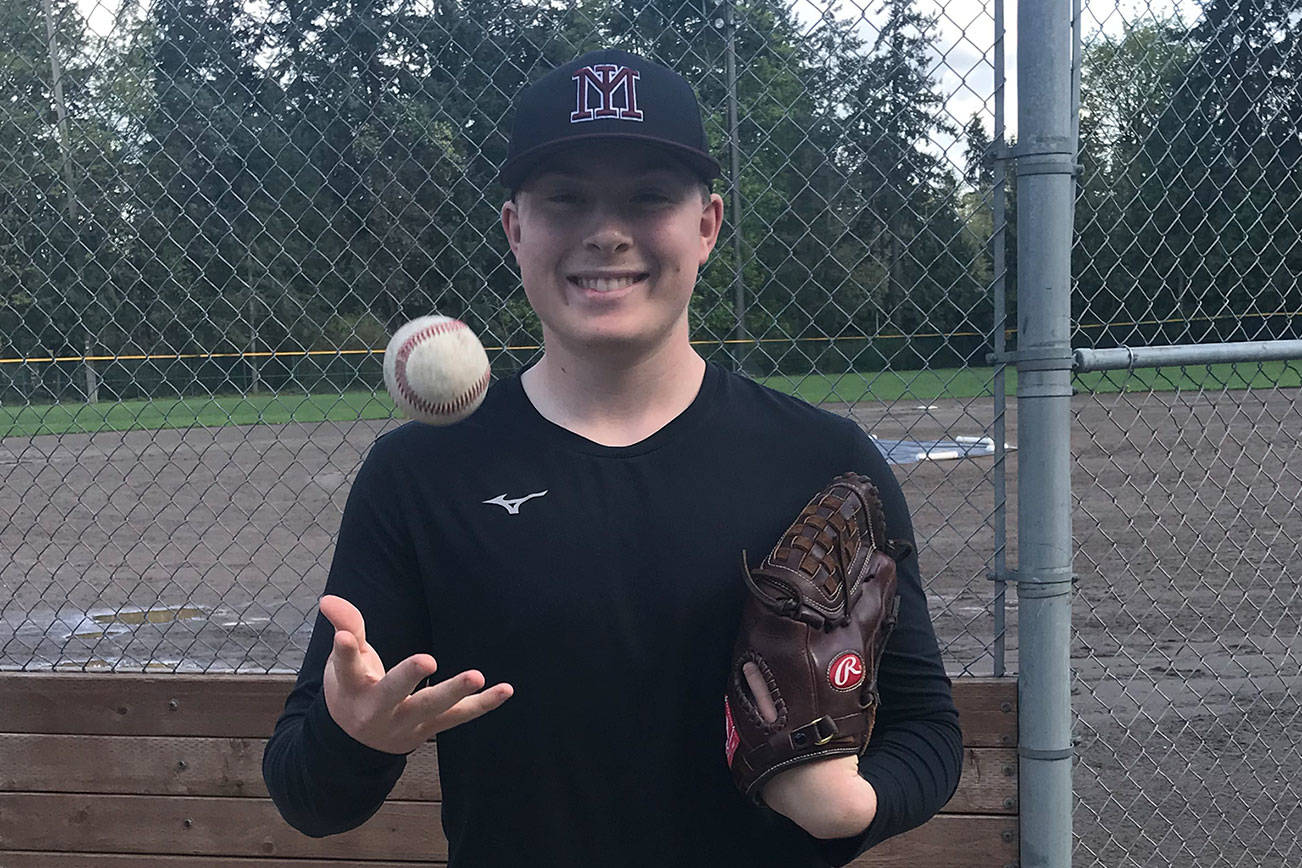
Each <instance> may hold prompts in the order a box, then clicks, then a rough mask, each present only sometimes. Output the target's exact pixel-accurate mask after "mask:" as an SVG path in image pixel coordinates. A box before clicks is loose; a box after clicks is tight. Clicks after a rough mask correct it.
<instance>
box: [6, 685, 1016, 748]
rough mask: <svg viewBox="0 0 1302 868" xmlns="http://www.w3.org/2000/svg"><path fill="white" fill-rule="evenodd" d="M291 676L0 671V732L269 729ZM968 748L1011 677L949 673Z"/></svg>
mask: <svg viewBox="0 0 1302 868" xmlns="http://www.w3.org/2000/svg"><path fill="white" fill-rule="evenodd" d="M293 686H294V677H293V676H292V675H205V674H193V675H191V674H186V675H180V674H177V675H142V674H138V673H120V672H118V673H83V672H0V732H25V733H67V734H73V733H78V734H87V735H195V736H219V737H225V738H258V737H265V736H267V735H269V734H270V733H271V730H272V728H273V727H274V725H275V721H276V718H277V717H279V716H280V711H281V709H282V708H283V707H284V704H285V697H286V696H288V695H289V691H290V689H291V688H292V687H293ZM954 703H955V705H957V706H958V712H959V720H960V723H961V725H962V727H963V743H964V744H965V745H967V746H969V747H1015V746H1016V745H1017V681H1016V679H1014V678H955V679H954Z"/></svg>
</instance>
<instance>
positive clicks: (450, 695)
mask: <svg viewBox="0 0 1302 868" xmlns="http://www.w3.org/2000/svg"><path fill="white" fill-rule="evenodd" d="M483 686H484V676H483V674H482V673H480V672H478V671H476V670H473V669H471V670H469V671H467V672H462V673H461V674H459V675H456V676H454V677H452V678H449V679H447V680H446V681H441V682H439V683H438V684H434V685H431V686H429V687H426V688H423V689H421V690H418V691H416V692H415V693H413V694H412V695H411V696H410V697H409V698H408V700H407V703H408V709H407V711H408V713H410V714H412V715H413V716H415V717H417V718H419V719H420V720H421V725H422V726H425V727H428V728H430V729H432V730H433V731H435V732H441V731H442V730H445V729H449V728H451V727H453V726H457V725H459V724H462V723H465V722H466V721H469V720H474V719H475V718H476V717H479V716H480V715H483V714H487V713H488V712H490V711H492V710H493V709H495V708H498V707H499V706H501V705H502V703H504V702H506V700H508V699H510V698H511V696H512V694H514V692H515V689H514V688H513V687H512V686H511V685H510V684H507V683H505V682H502V683H500V684H494V685H493V686H492V687H490V688H488V689H487V690H483V691H482V692H480V691H481V688H483Z"/></svg>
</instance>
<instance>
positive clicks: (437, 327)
mask: <svg viewBox="0 0 1302 868" xmlns="http://www.w3.org/2000/svg"><path fill="white" fill-rule="evenodd" d="M465 327H466V324H465V323H463V322H462V321H461V320H458V319H448V320H443V321H442V322H437V323H433V324H432V325H427V326H425V327H424V328H421V329H418V330H416V331H414V332H412V333H411V334H410V335H408V336H407V339H406V340H404V341H403V342H402V345H401V346H399V347H398V353H397V356H396V357H395V359H394V380H395V381H396V382H397V385H398V391H399V392H400V393H401V394H402V397H403V398H404V399H406V401H407V402H408V403H409V404H411V405H412V407H414V408H415V409H417V410H419V411H421V412H423V413H426V414H428V415H431V416H447V415H450V414H453V413H457V412H460V411H461V410H463V409H465V408H466V407H468V406H469V405H470V404H471V402H473V401H474V400H475V399H476V398H478V397H479V395H480V393H482V392H483V391H484V390H485V389H487V388H488V381H489V379H490V378H491V377H492V373H493V372H492V370H491V369H487V370H485V371H484V375H483V376H482V377H480V378H479V380H478V381H476V382H475V383H474V384H472V385H471V386H470V388H469V389H467V390H466V391H465V392H464V393H462V394H461V395H460V396H459V397H457V398H454V399H452V400H451V401H444V402H443V403H441V404H434V403H431V402H430V401H428V400H427V399H425V398H423V397H421V396H420V395H418V394H417V393H416V392H415V391H413V390H412V388H411V385H410V384H409V383H408V382H407V357H408V356H410V355H411V353H412V350H414V349H415V348H416V345H417V344H419V343H420V342H421V341H423V340H425V339H426V338H429V337H433V336H434V335H438V334H443V333H445V332H452V331H456V330H457V329H463V328H465Z"/></svg>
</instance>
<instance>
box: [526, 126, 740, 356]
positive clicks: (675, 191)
mask: <svg viewBox="0 0 1302 868" xmlns="http://www.w3.org/2000/svg"><path fill="white" fill-rule="evenodd" d="M701 189H702V188H701V182H700V181H699V180H697V178H696V177H695V176H694V175H692V174H691V173H690V172H689V171H688V170H687V169H686V168H685V167H684V166H682V165H681V164H680V163H678V162H677V161H676V160H674V159H672V158H670V157H668V156H667V155H666V154H665V153H664V152H663V151H661V150H659V149H657V148H654V147H651V146H648V145H640V144H630V143H627V142H593V143H588V144H585V145H583V146H581V147H576V148H574V149H572V150H569V151H566V152H565V153H564V154H562V155H560V156H557V157H553V158H552V159H550V160H548V162H547V163H546V165H545V166H544V167H543V168H541V169H540V170H539V171H537V172H535V173H534V174H533V175H532V176H531V177H530V178H529V179H528V180H526V181H525V182H524V184H523V185H522V186H521V188H520V189H519V190H518V191H517V193H516V196H515V198H514V200H513V201H509V202H507V203H505V204H504V205H503V206H502V227H503V229H505V230H506V237H507V240H508V241H509V242H510V245H511V251H512V253H514V254H515V259H516V262H517V264H518V265H519V267H520V277H521V280H522V282H523V284H524V291H525V295H526V296H528V298H529V303H530V304H531V305H532V306H533V309H534V310H535V311H536V312H537V313H538V318H539V320H541V322H542V326H543V337H544V340H545V343H546V345H547V347H548V348H550V349H556V350H561V349H563V350H564V351H565V352H566V353H567V354H570V355H575V356H591V355H593V354H596V355H598V356H600V355H611V354H621V355H624V354H629V353H632V354H635V355H644V354H646V353H649V352H654V351H655V350H657V349H660V348H663V347H667V346H669V345H671V344H673V343H674V342H677V341H680V342H681V344H682V347H683V348H689V344H688V343H687V339H688V333H687V304H688V301H689V300H690V299H691V295H692V288H693V287H694V286H695V285H696V275H697V272H698V270H699V269H700V267H701V266H702V265H704V264H705V262H706V260H707V259H708V258H709V255H710V251H711V250H713V249H714V244H715V241H716V240H717V239H718V235H719V225H720V223H721V221H722V216H723V200H722V199H720V198H719V196H717V195H710V196H709V198H708V201H703V200H702V192H701Z"/></svg>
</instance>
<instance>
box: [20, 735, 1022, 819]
mask: <svg viewBox="0 0 1302 868" xmlns="http://www.w3.org/2000/svg"><path fill="white" fill-rule="evenodd" d="M265 744H266V740H265V739H241V738H183V737H178V736H102V735H90V736H76V735H15V734H7V735H0V790H3V791H9V792H18V791H28V792H47V793H48V792H61V793H117V794H136V795H174V796H245V797H255V798H263V797H266V795H267V788H266V785H265V784H264V783H263V781H262V749H263V746H264V745H265ZM390 798H391V799H394V800H397V801H418V802H419V801H425V802H429V801H435V802H436V801H439V800H440V799H442V790H441V788H440V786H439V776H438V755H437V750H436V747H435V745H434V744H433V743H430V744H427V745H425V746H424V747H422V748H420V749H419V750H417V751H416V752H415V753H413V754H412V755H411V756H410V757H409V758H408V760H407V770H406V771H405V772H404V773H403V776H402V778H401V779H399V781H398V783H397V785H396V786H395V787H394V789H393V792H392V793H391V794H390ZM1016 800H1017V755H1016V751H1015V750H1013V749H1008V748H967V749H966V751H965V754H964V759H963V777H962V779H961V780H960V781H959V785H958V790H957V791H956V792H955V793H954V797H953V798H952V799H950V802H949V804H948V805H946V806H945V808H944V810H945V811H947V812H950V813H960V814H1011V813H1016Z"/></svg>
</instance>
